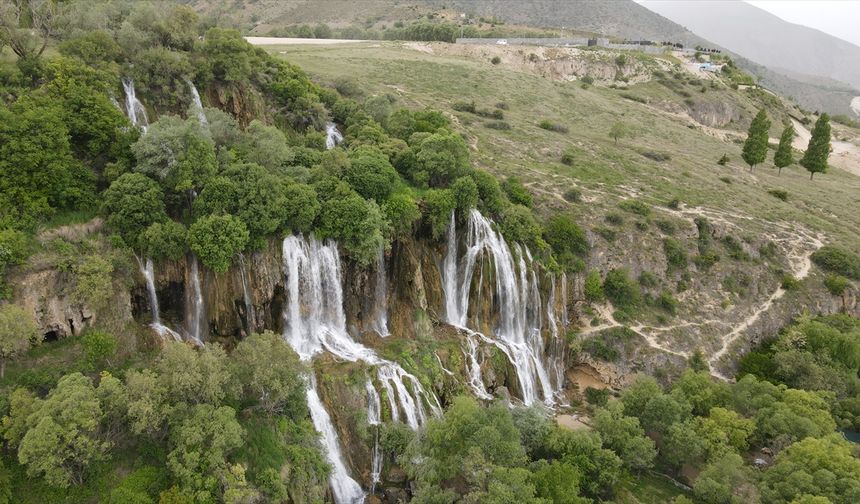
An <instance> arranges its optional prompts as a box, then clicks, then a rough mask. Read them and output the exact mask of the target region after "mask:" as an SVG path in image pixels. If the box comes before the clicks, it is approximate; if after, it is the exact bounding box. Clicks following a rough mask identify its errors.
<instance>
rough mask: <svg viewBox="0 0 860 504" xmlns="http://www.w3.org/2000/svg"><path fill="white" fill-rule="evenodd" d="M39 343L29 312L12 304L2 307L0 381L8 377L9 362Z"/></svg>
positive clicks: (0, 314)
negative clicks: (7, 366)
mask: <svg viewBox="0 0 860 504" xmlns="http://www.w3.org/2000/svg"><path fill="white" fill-rule="evenodd" d="M39 342H40V340H39V332H38V329H37V328H36V324H35V323H33V317H32V315H31V314H29V313H27V310H25V309H24V308H21V307H20V306H18V305H14V304H11V303H9V304H4V305H0V379H2V378H3V377H5V376H6V363H7V362H8V361H9V360H11V359H14V358H16V357H18V356H20V355H21V354H23V353H24V352H26V351H27V350H29V349H30V347H31V346H33V345H38V344H39Z"/></svg>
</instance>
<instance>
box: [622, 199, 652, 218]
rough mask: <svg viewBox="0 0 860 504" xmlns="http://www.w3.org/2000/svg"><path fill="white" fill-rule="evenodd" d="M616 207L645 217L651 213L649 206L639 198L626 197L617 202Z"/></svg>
mask: <svg viewBox="0 0 860 504" xmlns="http://www.w3.org/2000/svg"><path fill="white" fill-rule="evenodd" d="M618 208H620V209H622V210H624V211H625V212H630V213H633V214H636V215H641V216H643V217H647V216H649V215H650V214H651V207H650V206H648V205H647V204H645V203H642V202H641V201H639V200H635V199H628V200H624V201H622V202H621V203H619V204H618Z"/></svg>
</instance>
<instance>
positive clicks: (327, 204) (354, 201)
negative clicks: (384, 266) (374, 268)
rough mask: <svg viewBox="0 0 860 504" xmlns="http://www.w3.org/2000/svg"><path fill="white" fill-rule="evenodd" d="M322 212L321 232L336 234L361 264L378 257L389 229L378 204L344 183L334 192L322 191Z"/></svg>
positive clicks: (341, 243) (328, 234) (326, 236)
mask: <svg viewBox="0 0 860 504" xmlns="http://www.w3.org/2000/svg"><path fill="white" fill-rule="evenodd" d="M323 200H324V201H323V203H322V207H321V208H322V210H321V211H320V215H319V228H318V231H319V235H320V237H321V238H333V239H335V240H337V241H338V242H339V243H340V245H341V246H343V247H344V249H345V250H346V251H347V252H348V253H349V254H350V256H351V257H352V258H353V259H354V260H355V261H356V262H357V263H358V264H360V265H365V266H366V265H368V264H370V263H371V262H373V261H374V260H375V259H376V255H377V252H378V251H379V249H380V247H383V246H384V245H385V238H384V234H386V233H387V232H388V230H387V226H386V222H385V219H384V218H383V216H382V211H381V210H380V209H379V206H378V205H377V204H376V203H374V202H372V201H366V200H365V199H364V198H362V197H361V196H359V195H358V194H357V193H356V192H355V191H353V190H352V189H350V188H349V186H347V185H346V184H344V183H340V184H338V185H337V186H336V187H335V189H334V190H333V191H332V193H330V194H327V195H323Z"/></svg>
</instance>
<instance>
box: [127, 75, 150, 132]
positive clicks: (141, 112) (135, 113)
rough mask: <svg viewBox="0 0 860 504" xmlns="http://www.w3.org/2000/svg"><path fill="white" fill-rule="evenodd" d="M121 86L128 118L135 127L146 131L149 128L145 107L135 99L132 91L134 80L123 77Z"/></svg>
mask: <svg viewBox="0 0 860 504" xmlns="http://www.w3.org/2000/svg"><path fill="white" fill-rule="evenodd" d="M122 88H123V90H125V111H126V114H128V120H129V121H131V124H133V125H134V126H135V127H137V128H140V131H142V132H143V133H146V130H147V128H149V119H148V118H147V117H146V108H144V106H143V103H140V100H138V99H137V94H136V93H135V91H134V81H133V80H131V79H129V78H128V77H124V78H123V79H122Z"/></svg>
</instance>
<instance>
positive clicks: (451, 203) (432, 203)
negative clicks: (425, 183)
mask: <svg viewBox="0 0 860 504" xmlns="http://www.w3.org/2000/svg"><path fill="white" fill-rule="evenodd" d="M456 208H457V199H456V198H455V197H454V193H453V192H451V190H450V189H430V190H428V191H426V192H425V193H424V218H425V220H426V222H428V223H429V224H430V231H431V233H432V235H433V238H439V237H440V236H442V235H444V234H445V230H446V229H448V225H449V223H450V220H451V212H453V211H454V210H456Z"/></svg>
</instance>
